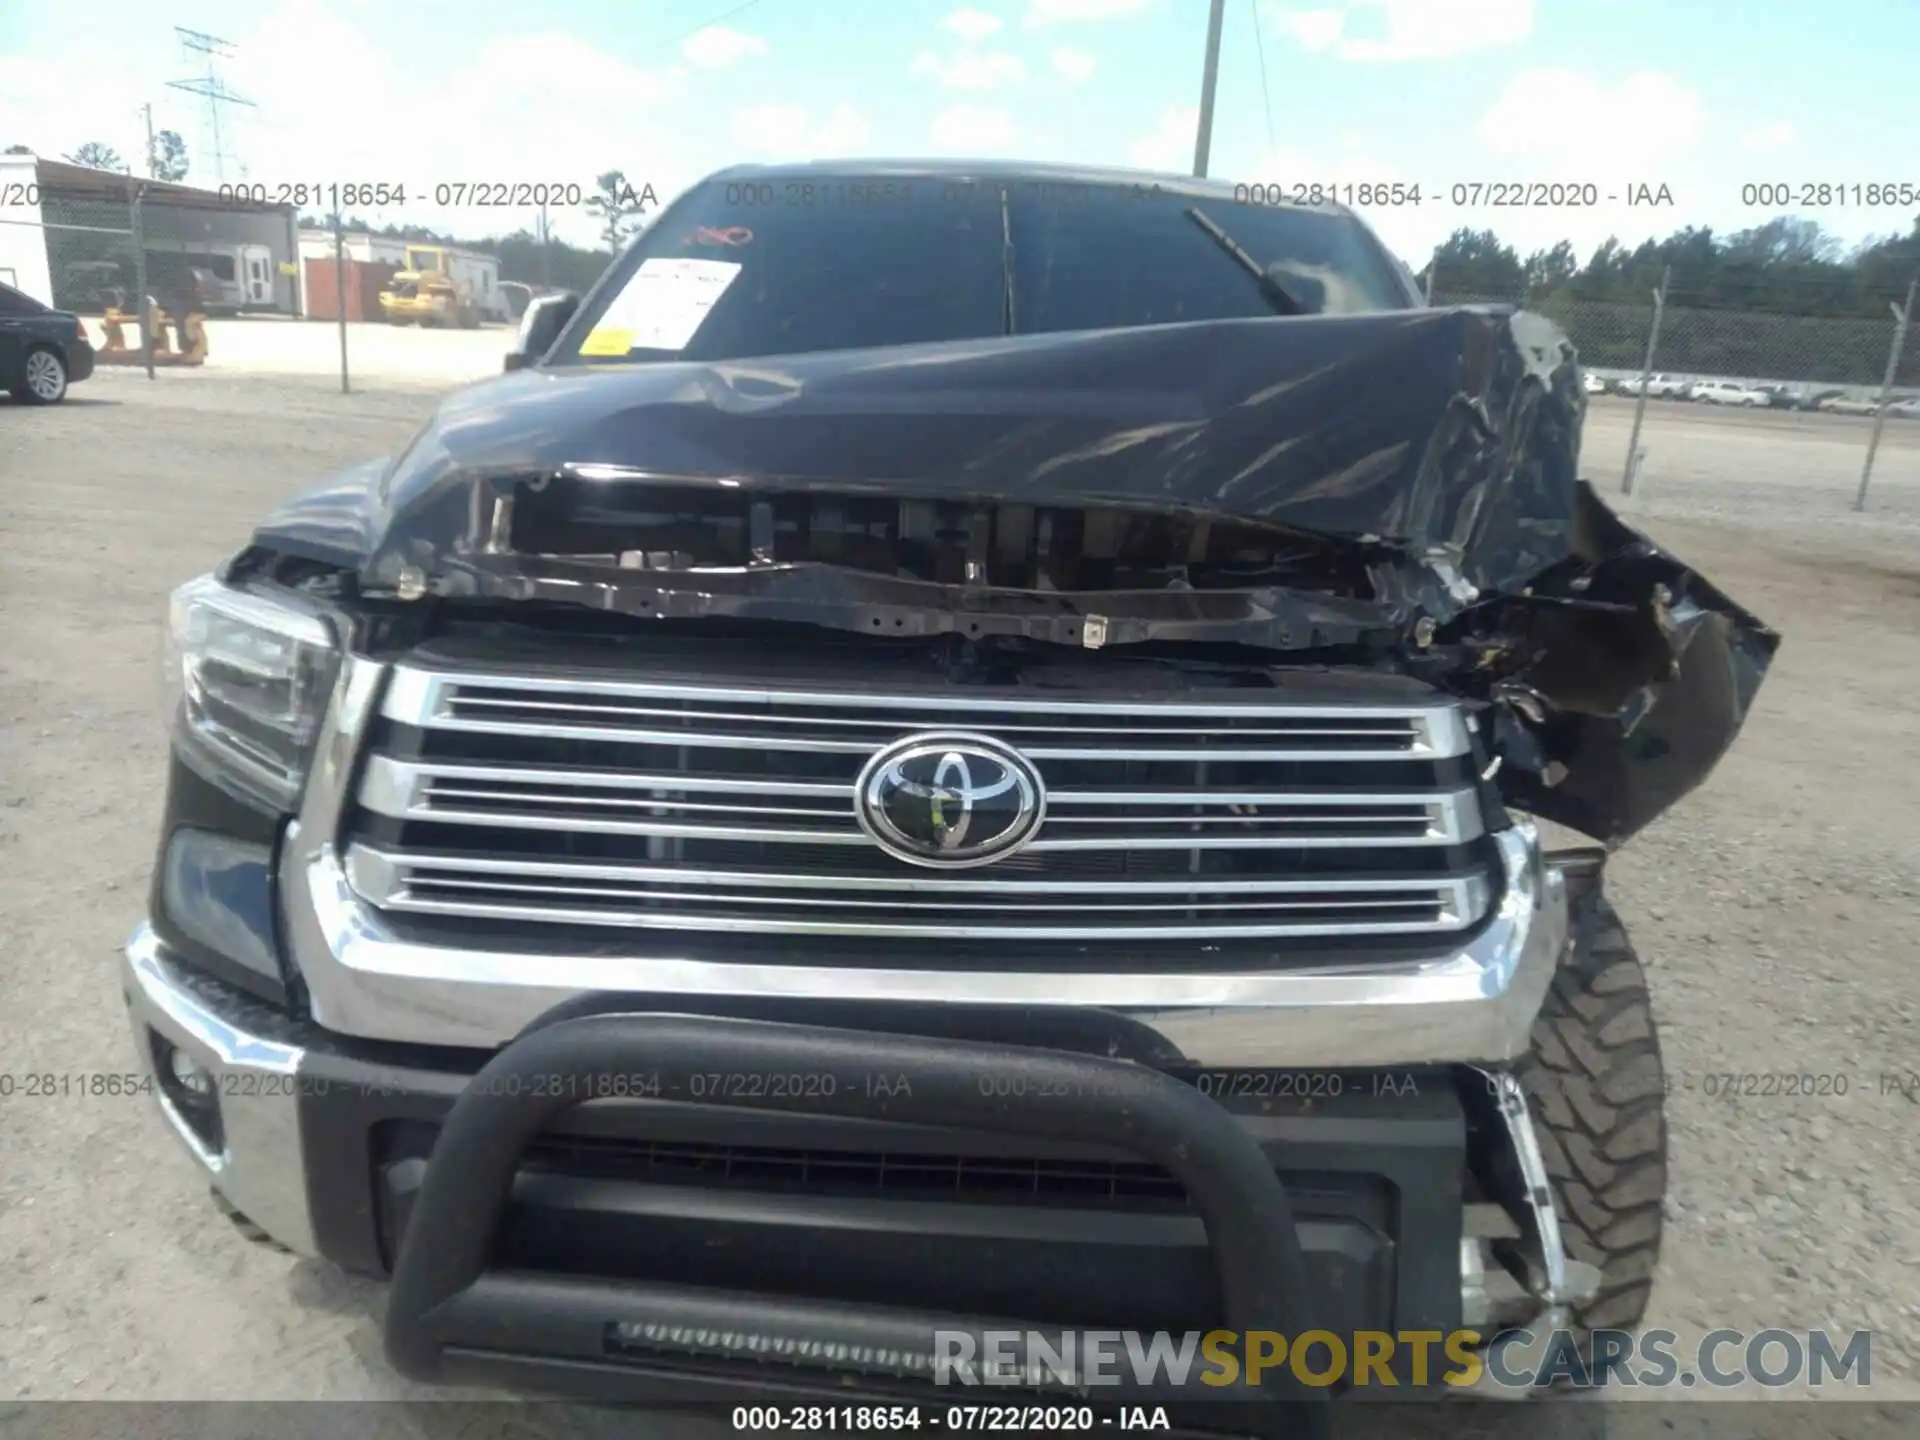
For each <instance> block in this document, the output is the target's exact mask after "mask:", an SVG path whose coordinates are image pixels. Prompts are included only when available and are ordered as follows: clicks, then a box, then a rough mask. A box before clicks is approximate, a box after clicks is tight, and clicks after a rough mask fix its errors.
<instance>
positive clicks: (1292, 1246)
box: [386, 1013, 1330, 1435]
mask: <svg viewBox="0 0 1920 1440" xmlns="http://www.w3.org/2000/svg"><path fill="white" fill-rule="evenodd" d="M640 1072H644V1073H646V1074H648V1075H649V1076H652V1077H657V1079H658V1081H659V1085H660V1093H662V1094H666V1095H671V1096H673V1097H674V1098H675V1099H683V1098H689V1097H688V1091H689V1089H693V1090H694V1092H695V1093H694V1095H693V1097H691V1098H693V1099H694V1100H695V1103H701V1104H713V1105H735V1106H743V1107H747V1108H753V1109H763V1110H780V1111H802V1112H811V1113H816V1114H830V1115H836V1116H843V1117H853V1118H872V1119H888V1120H895V1121H907V1122H912V1123H919V1124H927V1125H944V1126H954V1127H962V1128H970V1129H977V1130H985V1131H990V1132H999V1133H1004V1134H1016V1135H1023V1136H1029V1137H1035V1138H1041V1139H1058V1140H1077V1141H1086V1142H1097V1143H1106V1144H1110V1145H1113V1146H1115V1147H1117V1148H1120V1149H1124V1150H1127V1151H1129V1152H1131V1153H1133V1154H1135V1155H1137V1156H1139V1157H1141V1158H1142V1159H1145V1160H1148V1161H1151V1162H1154V1163H1157V1164H1159V1165H1161V1166H1163V1167H1164V1168H1165V1169H1166V1170H1168V1171H1169V1172H1171V1173H1172V1174H1173V1175H1174V1176H1175V1177H1176V1178H1177V1179H1178V1180H1179V1181H1180V1182H1181V1183H1182V1184H1183V1185H1184V1186H1185V1187H1186V1189H1187V1192H1188V1194H1189V1195H1190V1196H1191V1199H1192V1203H1193V1205H1194V1207H1195V1209H1196V1210H1197V1211H1198V1212H1199V1214H1200V1217H1201V1219H1202V1221H1203V1222H1204V1225H1205V1228H1206V1235H1207V1241H1208V1245H1209V1248H1210V1251H1211V1254H1212V1257H1213V1264H1214V1268H1215V1269H1216V1271H1217V1272H1218V1275H1219V1282H1220V1293H1221V1296H1222V1298H1223V1301H1224V1305H1225V1315H1224V1316H1223V1328H1227V1329H1231V1330H1234V1331H1237V1332H1239V1334H1240V1335H1242V1336H1245V1335H1246V1334H1248V1333H1249V1332H1251V1331H1256V1330H1268V1331H1278V1332H1283V1333H1287V1334H1298V1333H1300V1332H1301V1330H1303V1329H1307V1328H1312V1316H1313V1314H1314V1309H1315V1307H1314V1305H1313V1301H1312V1297H1311V1294H1310V1293H1309V1286H1308V1281H1307V1272H1306V1267H1305V1261H1304V1258H1303V1256H1302V1253H1301V1247H1300V1241H1299V1237H1298V1235H1297V1234H1296V1233H1295V1230H1294V1219H1293V1215H1292V1212H1291V1210H1290V1208H1289V1206H1288V1203H1287V1195H1286V1191H1285V1189H1284V1187H1283V1186H1282V1185H1281V1183H1280V1180H1279V1178H1278V1177H1277V1176H1276V1175H1275V1173H1274V1170H1273V1166H1272V1164H1271V1162H1270V1161H1269V1160H1268V1158H1267V1157H1266V1156H1265V1155H1264V1154H1263V1153H1262V1152H1261V1150H1260V1147H1259V1146H1258V1145H1257V1144H1256V1143H1255V1142H1254V1140H1253V1139H1252V1138H1250V1137H1249V1136H1248V1135H1247V1134H1246V1132H1245V1131H1243V1130H1242V1129H1241V1128H1240V1126H1239V1125H1237V1124H1236V1123H1235V1122H1234V1120H1233V1118H1232V1117H1231V1116H1230V1115H1229V1114H1228V1113H1227V1112H1226V1110H1224V1109H1223V1108H1221V1107H1220V1106H1219V1105H1217V1104H1215V1103H1214V1101H1213V1100H1211V1099H1209V1098H1208V1097H1207V1096H1205V1095H1203V1094H1201V1093H1200V1092H1199V1091H1198V1090H1196V1089H1195V1088H1193V1087H1192V1086H1190V1085H1186V1084H1183V1083H1181V1082H1180V1081H1178V1080H1175V1079H1173V1078H1172V1077H1170V1076H1168V1075H1164V1074H1162V1073H1160V1072H1159V1071H1157V1070H1153V1069H1150V1068H1148V1067H1146V1066H1143V1065H1138V1064H1134V1063H1132V1062H1130V1061H1125V1060H1114V1059H1108V1058H1105V1057H1101V1056H1091V1055H1080V1054H1074V1053H1070V1052H1068V1051H1063V1050H1048V1049H1039V1048H1034V1047H1029V1046H1021V1045H1007V1044H988V1043H983V1042H978V1041H971V1040H953V1039H931V1038H921V1037H918V1036H906V1035H898V1034H887V1033H878V1032H870V1031H860V1030H842V1029H827V1028H822V1027H817V1026H807V1025H790V1024H784V1023H772V1022H767V1021H760V1020H739V1019H722V1018H714V1017H706V1016H693V1015H676V1014H633V1013H602V1014H588V1015H574V1016H572V1017H565V1016H558V1017H556V1018H550V1019H549V1020H547V1021H543V1022H537V1023H536V1025H535V1026H533V1027H532V1028H530V1029H529V1030H527V1031H526V1032H524V1033H523V1034H522V1035H521V1036H520V1037H519V1038H517V1039H516V1040H514V1041H513V1043H511V1044H509V1045H508V1046H506V1047H505V1048H504V1049H502V1050H501V1051H500V1052H499V1053H498V1054H496V1055H495V1056H494V1057H493V1059H492V1060H491V1061H489V1062H488V1064H487V1065H486V1066H485V1068H483V1069H482V1070H481V1071H480V1072H479V1074H477V1075H476V1076H475V1077H474V1079H473V1080H472V1081H471V1082H470V1084H469V1085H468V1087H467V1088H466V1090H465V1091H464V1093H462V1095H461V1096H460V1098H459V1100H458V1101H457V1102H456V1103H455V1104H454V1106H453V1108H452V1109H451V1110H450V1111H449V1112H448V1114H447V1116H446V1119H445V1121H444V1123H443V1125H442V1127H441V1130H440V1132H439V1136H438V1138H437V1140H436V1142H435V1144H434V1147H433V1151H432V1155H431V1157H430V1159H429V1160H428V1163H427V1167H426V1174H425V1177H424V1179H423V1180H422V1182H421V1186H420V1190H419V1193H418V1195H417V1198H416V1199H415V1202H414V1206H413V1209H412V1213H411V1215H410V1218H409V1220H408V1222H407V1226H406V1234H405V1238H404V1241H403V1242H402V1243H401V1245H400V1249H399V1254H398V1256H397V1258H396V1261H395V1264H394V1270H393V1282H392V1287H391V1290H390V1292H389V1295H388V1304H387V1319H386V1350H387V1355H388V1358H389V1359H390V1361H391V1362H392V1364H393V1365H394V1367H395V1368H396V1369H397V1370H399V1371H400V1372H401V1373H402V1374H404V1375H407V1376H409V1377H411V1378H414V1379H418V1380H424V1381H434V1382H443V1383H444V1382H456V1383H467V1382H475V1383H499V1384H508V1385H515V1386H521V1387H524V1388H528V1389H533V1390H542V1391H548V1392H558V1393H563V1394H570V1395H576V1396H581V1397H584V1398H594V1399H600V1400H610V1401H621V1400H642V1401H645V1402H646V1403H651V1404H659V1405H663V1406H665V1405H678V1404H688V1403H697V1402H702V1401H711V1400H716V1399H727V1400H734V1401H738V1400H740V1399H742V1398H758V1397H764V1398H766V1399H768V1400H779V1399H783V1398H784V1399H786V1400H789V1401H826V1400H832V1401H833V1402H835V1403H846V1402H848V1401H855V1400H859V1399H861V1398H862V1397H873V1398H892V1399H894V1400H896V1401H897V1400H899V1399H901V1398H902V1396H903V1395H904V1396H907V1397H909V1398H916V1399H925V1398H930V1395H931V1394H935V1393H937V1395H938V1397H939V1398H940V1399H941V1400H944V1401H947V1402H968V1403H995V1402H1000V1401H1013V1400H1017V1399H1019V1398H1021V1396H1020V1393H1019V1391H1018V1390H1015V1389H1012V1388H1010V1387H1007V1386H1001V1385H991V1384H980V1385H962V1384H958V1383H953V1382H950V1383H948V1384H946V1385H944V1386H942V1387H940V1389H939V1390H938V1391H937V1392H929V1390H927V1389H926V1388H925V1382H926V1381H927V1380H931V1379H932V1371H931V1369H928V1370H926V1371H924V1372H923V1375H924V1378H923V1379H921V1380H920V1381H919V1383H914V1382H915V1377H914V1376H911V1375H907V1376H903V1375H901V1374H900V1373H898V1370H897V1368H895V1369H891V1370H888V1371H887V1373H882V1374H878V1375H875V1374H872V1373H870V1372H869V1373H864V1374H863V1373H856V1372H857V1371H860V1370H863V1369H865V1367H864V1366H861V1365H859V1364H858V1363H857V1358H856V1362H855V1363H853V1364H847V1363H840V1366H839V1368H838V1369H837V1370H836V1369H834V1368H829V1367H824V1366H817V1365H815V1364H807V1363H802V1364H775V1363H767V1362H768V1361H769V1360H775V1361H777V1360H781V1359H784V1358H791V1357H793V1356H795V1355H796V1354H798V1355H799V1356H802V1357H805V1356H815V1357H818V1356H830V1357H837V1359H838V1361H840V1362H844V1361H845V1357H847V1356H848V1355H853V1356H855V1357H858V1356H861V1355H869V1356H871V1355H882V1356H887V1355H891V1356H895V1357H898V1356H901V1355H918V1356H923V1357H924V1356H929V1355H934V1354H938V1353H940V1352H939V1347H938V1346H937V1345H936V1343H935V1340H934V1335H935V1332H936V1331H942V1332H948V1333H952V1332H956V1331H957V1332H962V1333H974V1334H978V1333H979V1332H981V1331H987V1330H1010V1329H1011V1330H1020V1331H1025V1330H1026V1329H1029V1328H1043V1327H1037V1326H1030V1325H1023V1324H1021V1323H1020V1322H1018V1321H1014V1320H998V1321H996V1320H991V1319H983V1318H980V1317H972V1316H959V1315H948V1314H943V1313H940V1312H938V1311H913V1310H906V1309H900V1308H895V1307H882V1306H875V1305H868V1304H849V1303H844V1302H835V1301H810V1300H801V1299H793V1298H790V1297H786V1296H775V1295H755V1294H744V1293H740V1292H735V1291H713V1290H702V1289H696V1288H692V1287H687V1286H682V1285H667V1284H659V1285H653V1284H647V1283H645V1282H634V1281H631V1280H625V1279H620V1280H603V1279H595V1278H590V1277H578V1276H569V1275H546V1274H530V1273H523V1272H514V1271H489V1270H488V1268H487V1261H488V1257H489V1252H490V1250H491V1248H492V1245H493V1241H494V1236H495V1232H496V1231H497V1229H498V1228H499V1226H500V1223H501V1218H502V1215H503V1213H504V1211H505V1209H506V1206H507V1202H508V1197H509V1192H510V1191H511V1189H512V1186H513V1182H514V1176H515V1172H516V1170H517V1169H518V1167H519V1164H520V1159H521V1155H522V1153H523V1152H524V1151H525V1149H526V1148H527V1146H528V1144H529V1143H530V1142H531V1141H532V1140H533V1139H534V1138H535V1136H536V1135H537V1134H539V1132H540V1131H541V1130H542V1129H543V1127H545V1126H546V1125H547V1124H548V1123H549V1122H550V1121H551V1120H552V1119H553V1118H554V1117H555V1116H557V1115H559V1114H561V1113H562V1112H564V1111H566V1110H569V1109H571V1108H573V1107H574V1106H577V1105H580V1104H584V1103H586V1102H587V1101H588V1100H591V1099H594V1098H597V1097H598V1096H600V1095H604V1094H607V1093H610V1090H609V1089H608V1087H607V1086H606V1083H605V1078H604V1077H616V1076H627V1077H630V1076H633V1075H635V1074H636V1073H640ZM716 1073H720V1074H723V1075H739V1076H752V1075H759V1076H807V1075H816V1076H833V1077H836V1083H834V1084H832V1085H820V1086H813V1087H808V1086H804V1085H802V1086H789V1087H785V1090H786V1091H788V1092H804V1093H785V1092H783V1093H781V1094H778V1095H774V1094H769V1093H766V1092H767V1090H769V1089H771V1088H774V1087H770V1086H758V1087H755V1086H738V1087H735V1086H729V1085H727V1084H724V1083H719V1084H716V1083H711V1082H709V1083H707V1084H704V1085H702V1084H700V1083H699V1082H700V1080H701V1079H703V1078H705V1077H712V1076H715V1075H716ZM866 1075H871V1076H878V1077H883V1080H884V1081H885V1082H886V1083H883V1084H881V1085H880V1086H879V1087H877V1088H876V1087H874V1086H871V1085H868V1084H863V1083H859V1082H860V1078H861V1077H862V1076H866ZM898 1077H905V1079H906V1081H907V1085H906V1086H905V1087H901V1086H899V1085H898V1083H897V1078H898ZM749 1089H751V1090H754V1091H755V1093H753V1094H752V1095H751V1097H750V1098H749V1097H747V1096H745V1095H744V1094H738V1093H737V1092H738V1091H744V1090H749ZM822 1090H825V1091H831V1093H816V1092H818V1091H822ZM667 1331H671V1332H673V1333H674V1334H676V1335H691V1334H701V1333H703V1332H704V1333H705V1334H707V1335H710V1336H713V1337H715V1338H718V1337H721V1336H725V1337H727V1338H729V1339H731V1338H733V1337H735V1336H744V1335H752V1336H754V1337H756V1338H757V1340H758V1341H759V1342H760V1345H759V1347H756V1353H753V1354H745V1353H743V1354H741V1355H740V1356H739V1358H740V1359H742V1360H747V1361H757V1362H759V1363H755V1364H751V1365H748V1366H741V1365H725V1366H723V1367H718V1368H716V1367H714V1366H712V1365H706V1366H702V1365H697V1364H690V1363H688V1362H689V1361H690V1360H694V1359H697V1358H698V1356H697V1355H694V1354H679V1355H676V1354H674V1353H672V1351H673V1348H674V1347H673V1346H672V1345H666V1344H663V1345H660V1346H658V1347H655V1348H652V1349H651V1350H649V1349H648V1347H646V1346H641V1347H639V1349H640V1352H641V1353H635V1350H634V1349H633V1348H629V1347H627V1346H625V1345H624V1344H621V1343H616V1341H615V1339H614V1338H612V1337H616V1336H634V1335H643V1334H644V1335H654V1336H659V1335H661V1334H663V1333H665V1332H667ZM782 1340H786V1341H791V1342H795V1344H797V1345H799V1346H801V1348H800V1349H799V1350H798V1351H796V1350H795V1349H794V1348H793V1346H791V1345H781V1344H780V1343H779V1342H781V1341H782ZM980 1353H981V1352H980V1351H978V1350H976V1351H975V1354H976V1356H978V1355H979V1354H980ZM976 1363H978V1361H977V1360H976ZM883 1368H885V1367H883ZM1108 1368H1109V1373H1112V1372H1113V1371H1115V1370H1118V1371H1119V1372H1120V1373H1121V1374H1122V1377H1123V1378H1122V1379H1121V1380H1120V1381H1119V1382H1118V1383H1114V1384H1110V1385H1107V1384H1103V1385H1100V1386H1097V1387H1093V1388H1091V1389H1089V1390H1088V1391H1086V1392H1084V1393H1085V1398H1086V1399H1088V1400H1092V1401H1097V1402H1099V1403H1101V1404H1103V1405H1104V1404H1107V1403H1109V1402H1132V1401H1142V1400H1148V1399H1153V1400H1158V1401H1162V1402H1167V1401H1185V1402H1191V1401H1194V1400H1197V1399H1208V1400H1222V1399H1229V1400H1239V1401H1242V1402H1248V1401H1251V1402H1253V1403H1252V1404H1250V1405H1249V1404H1239V1405H1234V1406H1232V1407H1231V1409H1232V1411H1233V1412H1234V1414H1235V1417H1236V1419H1235V1423H1234V1424H1233V1426H1232V1428H1234V1429H1236V1430H1240V1431H1242V1432H1245V1431H1247V1430H1249V1429H1254V1430H1257V1431H1259V1432H1261V1433H1281V1432H1282V1431H1284V1433H1288V1434H1293V1435H1319V1434H1324V1433H1325V1426H1326V1424H1327V1417H1328V1415H1329V1413H1330V1407H1329V1406H1328V1404H1327V1396H1326V1391H1325V1390H1324V1389H1319V1388H1310V1387H1307V1386H1305V1385H1302V1384H1301V1383H1300V1382H1299V1381H1298V1380H1297V1379H1296V1378H1295V1377H1294V1376H1293V1375H1292V1373H1291V1369H1290V1367H1280V1368H1275V1369H1273V1370H1270V1371H1268V1372H1267V1374H1266V1375H1265V1376H1263V1378H1262V1383H1261V1384H1260V1385H1259V1386H1258V1388H1249V1387H1247V1385H1246V1377H1245V1373H1244V1370H1243V1371H1242V1374H1241V1376H1240V1379H1239V1381H1238V1383H1237V1384H1235V1385H1229V1386H1219V1387H1213V1386H1209V1387H1205V1388H1204V1389H1203V1388H1201V1387H1199V1386H1197V1385H1195V1384H1193V1383H1191V1381H1190V1382H1189V1384H1188V1385H1185V1386H1179V1387H1174V1386H1171V1385H1169V1384H1168V1382H1166V1381H1165V1380H1156V1381H1154V1382H1151V1383H1140V1382H1139V1381H1137V1380H1136V1378H1135V1377H1133V1376H1130V1375H1126V1374H1125V1367H1124V1366H1123V1365H1122V1366H1110V1367H1108ZM745 1392H753V1394H752V1396H746V1394H745ZM1058 1398H1060V1399H1065V1398H1067V1397H1058ZM1223 1418H1224V1417H1223Z"/></svg>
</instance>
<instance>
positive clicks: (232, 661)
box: [166, 575, 340, 810]
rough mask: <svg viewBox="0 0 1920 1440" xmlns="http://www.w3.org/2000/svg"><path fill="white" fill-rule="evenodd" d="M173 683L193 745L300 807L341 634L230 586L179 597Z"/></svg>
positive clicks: (173, 614)
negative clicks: (300, 799) (334, 635)
mask: <svg viewBox="0 0 1920 1440" xmlns="http://www.w3.org/2000/svg"><path fill="white" fill-rule="evenodd" d="M167 622H168V623H167V636H168V645H167V665H166V670H167V678H168V682H169V686H170V690H171V694H172V696H173V697H174V702H175V707H176V711H177V714H178V716H179V723H180V735H181V739H182V740H183V742H184V743H186V744H187V745H189V746H192V747H194V748H196V749H197V750H199V751H200V752H201V753H202V754H203V755H204V756H206V757H207V758H208V759H210V760H211V761H212V762H213V763H214V764H215V765H216V766H218V767H219V769H220V771H221V772H222V773H223V774H225V775H227V776H229V777H231V778H232V779H234V780H236V781H238V782H239V783H240V784H241V785H243V786H244V787H245V788H247V789H249V790H251V791H253V792H254V793H255V794H257V795H258V796H259V797H260V798H261V799H262V800H265V801H268V802H270V803H271V804H273V805H274V806H275V808H277V809H280V810H291V809H292V808H293V807H294V804H295V802H296V801H297V800H298V799H299V798H300V790H301V787H302V786H303V785H304V784H305V783H306V778H307V764H308V761H309V760H310V759H311V758H312V755H313V744H314V739H315V737H316V736H317V735H318V733H319V730H320V720H321V717H322V715H323V714H324V713H325V711H326V704H327V694H328V691H329V690H330V689H331V687H332V684H333V677H334V674H335V672H336V671H337V670H338V668H339V661H340V651H339V647H338V645H337V644H336V643H335V641H334V637H333V631H332V628H331V627H330V626H329V625H328V624H327V622H326V621H325V620H323V619H322V618H321V617H320V616H319V615H318V614H316V613H315V612H314V611H312V610H308V609H302V608H298V607H297V606H296V605H295V604H293V603H291V602H282V601H279V600H270V599H267V598H266V597H265V596H262V595H256V594H252V593H250V592H248V591H244V590H233V589H229V588H228V587H227V586H225V585H222V584H221V583H220V582H219V581H218V580H216V579H214V578H213V577H212V576H211V575H203V576H201V577H200V578H199V579H198V580H191V581H189V582H188V583H186V584H185V585H182V586H181V587H180V588H179V589H178V590H176V591H174V592H173V599H172V601H171V603H170V604H169V606H168V616H167Z"/></svg>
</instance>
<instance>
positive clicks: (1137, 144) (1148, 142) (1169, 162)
mask: <svg viewBox="0 0 1920 1440" xmlns="http://www.w3.org/2000/svg"><path fill="white" fill-rule="evenodd" d="M1199 128H1200V112H1199V110H1197V109H1196V108H1194V107H1193V106H1191V105H1172V106H1169V107H1168V108H1167V109H1165V110H1162V111H1161V112H1160V123H1159V124H1157V125H1155V126H1154V127H1153V130H1152V131H1151V132H1150V133H1149V134H1146V135H1143V136H1142V137H1141V138H1140V139H1138V140H1136V141H1134V143H1133V149H1132V152H1131V153H1132V156H1133V163H1134V164H1135V165H1138V166H1139V167H1140V168H1141V169H1142V170H1168V171H1180V172H1182V173H1185V172H1187V171H1190V170H1191V169H1192V168H1193V142H1194V139H1195V138H1196V136H1197V135H1198V134H1199Z"/></svg>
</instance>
